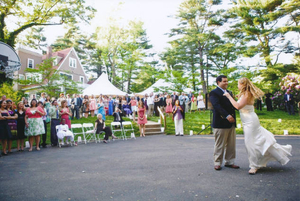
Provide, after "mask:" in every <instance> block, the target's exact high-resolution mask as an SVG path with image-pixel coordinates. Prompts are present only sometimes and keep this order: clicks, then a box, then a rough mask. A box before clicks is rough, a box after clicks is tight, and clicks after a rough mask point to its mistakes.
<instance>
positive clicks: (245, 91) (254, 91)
mask: <svg viewBox="0 0 300 201" xmlns="http://www.w3.org/2000/svg"><path fill="white" fill-rule="evenodd" d="M239 83H240V84H241V85H242V88H241V92H240V93H239V95H238V97H239V98H240V97H241V96H242V95H245V96H248V99H249V100H251V99H257V98H260V97H262V96H263V95H264V92H263V91H262V90H260V89H259V88H258V87H257V86H255V85H254V84H253V83H252V82H251V81H250V80H249V79H248V78H246V77H242V78H241V79H239Z"/></svg>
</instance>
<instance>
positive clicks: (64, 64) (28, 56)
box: [14, 47, 88, 96]
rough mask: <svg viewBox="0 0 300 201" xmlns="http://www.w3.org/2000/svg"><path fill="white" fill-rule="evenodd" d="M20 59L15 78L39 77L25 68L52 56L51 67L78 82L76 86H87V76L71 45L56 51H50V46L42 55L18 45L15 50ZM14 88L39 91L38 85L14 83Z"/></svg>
mask: <svg viewBox="0 0 300 201" xmlns="http://www.w3.org/2000/svg"><path fill="white" fill-rule="evenodd" d="M16 52H17V54H18V55H19V57H20V60H21V68H20V70H19V71H17V72H15V78H19V79H24V80H25V79H31V78H32V77H33V76H34V77H35V79H41V75H32V73H28V72H26V71H25V70H26V69H27V68H37V65H38V64H40V63H42V62H43V61H44V60H45V59H48V58H54V61H53V68H55V69H57V70H58V73H60V74H61V75H64V76H66V77H67V78H68V79H70V80H73V81H75V82H78V87H81V88H86V87H87V86H88V84H87V82H88V77H87V75H86V74H85V72H84V69H83V66H82V64H81V62H80V60H79V58H78V55H77V52H76V50H75V49H74V48H73V47H71V48H67V49H64V50H61V51H58V52H52V48H51V47H48V48H47V54H45V55H42V54H40V53H38V52H36V51H33V50H30V49H29V48H23V47H19V48H18V49H17V50H16ZM14 89H15V90H23V91H24V92H25V94H28V95H29V96H31V95H36V93H38V92H39V86H37V85H26V86H25V85H21V84H18V83H15V85H14ZM59 90H60V91H61V92H65V89H63V87H61V89H59Z"/></svg>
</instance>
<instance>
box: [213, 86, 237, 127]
mask: <svg viewBox="0 0 300 201" xmlns="http://www.w3.org/2000/svg"><path fill="white" fill-rule="evenodd" d="M227 92H228V93H229V94H230V95H231V96H232V93H231V91H228V90H227ZM223 94H224V93H223V91H222V90H221V89H220V88H219V87H217V88H216V89H214V90H212V91H211V92H210V93H209V100H210V102H211V104H212V105H213V107H214V109H213V123H212V127H213V128H231V127H232V125H236V123H230V122H229V121H228V120H227V119H226V117H227V116H228V115H231V116H232V117H233V118H234V119H235V108H234V107H233V106H232V104H231V103H230V101H229V100H228V98H227V97H226V96H223Z"/></svg>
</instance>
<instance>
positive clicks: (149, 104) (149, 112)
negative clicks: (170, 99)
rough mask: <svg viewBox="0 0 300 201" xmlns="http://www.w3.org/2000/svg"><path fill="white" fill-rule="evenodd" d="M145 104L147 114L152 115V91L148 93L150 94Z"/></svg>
mask: <svg viewBox="0 0 300 201" xmlns="http://www.w3.org/2000/svg"><path fill="white" fill-rule="evenodd" d="M147 105H148V115H149V116H152V115H153V111H154V96H153V92H151V93H150V96H149V97H148V98H147Z"/></svg>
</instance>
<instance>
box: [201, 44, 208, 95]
mask: <svg viewBox="0 0 300 201" xmlns="http://www.w3.org/2000/svg"><path fill="white" fill-rule="evenodd" d="M199 57H200V78H201V84H202V90H203V93H204V94H206V93H207V89H206V81H205V75H204V63H203V50H202V49H201V48H199Z"/></svg>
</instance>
